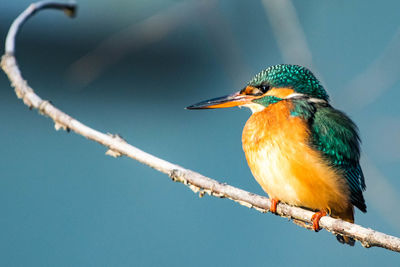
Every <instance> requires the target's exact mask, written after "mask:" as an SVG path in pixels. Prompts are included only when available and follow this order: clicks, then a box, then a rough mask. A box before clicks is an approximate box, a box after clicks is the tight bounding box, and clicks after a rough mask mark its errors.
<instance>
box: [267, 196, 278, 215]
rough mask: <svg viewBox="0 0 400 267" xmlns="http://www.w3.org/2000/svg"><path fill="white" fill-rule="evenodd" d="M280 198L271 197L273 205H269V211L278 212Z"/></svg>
mask: <svg viewBox="0 0 400 267" xmlns="http://www.w3.org/2000/svg"><path fill="white" fill-rule="evenodd" d="M278 203H279V200H278V199H277V198H273V199H271V207H269V211H270V212H272V213H276V205H278Z"/></svg>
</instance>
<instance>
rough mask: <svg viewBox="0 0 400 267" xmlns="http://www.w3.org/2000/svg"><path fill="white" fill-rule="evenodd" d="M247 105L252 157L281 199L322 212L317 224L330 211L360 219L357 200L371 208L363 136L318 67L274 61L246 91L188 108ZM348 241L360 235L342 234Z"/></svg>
mask: <svg viewBox="0 0 400 267" xmlns="http://www.w3.org/2000/svg"><path fill="white" fill-rule="evenodd" d="M234 106H244V107H248V108H250V109H251V111H252V113H253V114H252V115H251V117H250V118H249V120H248V121H247V122H246V125H245V127H244V129H243V134H242V144H243V150H244V152H245V154H246V159H247V163H248V165H249V167H250V169H251V172H252V174H253V175H254V177H255V179H256V180H257V182H258V183H259V184H260V185H261V187H262V188H263V190H264V191H265V192H266V193H267V194H268V195H269V197H270V198H271V207H270V211H271V212H274V213H276V206H277V203H278V202H280V201H281V202H284V203H287V204H289V205H294V206H299V207H303V208H307V209H310V210H312V211H315V213H314V215H313V217H312V221H313V226H312V227H313V229H314V230H315V231H318V230H319V229H320V227H319V220H320V218H321V217H323V216H326V215H327V214H328V215H330V216H332V217H333V218H340V219H342V220H345V221H348V222H354V206H356V207H357V208H359V209H360V210H361V211H362V212H366V211H367V207H366V205H365V200H364V197H363V193H362V192H363V191H364V190H365V181H364V175H363V172H362V170H361V167H360V164H359V159H360V138H359V136H358V129H357V126H356V125H355V124H354V122H353V121H352V120H351V119H350V118H349V117H348V116H346V114H344V113H343V112H341V111H339V110H337V109H335V108H333V107H332V106H331V105H330V104H329V97H328V94H327V93H326V91H325V89H324V88H323V86H322V85H321V83H320V82H319V81H318V80H317V78H316V77H315V76H314V75H313V74H312V72H311V71H310V70H308V69H306V68H304V67H302V66H297V65H286V64H281V65H276V66H271V67H269V68H267V69H265V70H263V71H262V72H260V73H259V74H257V75H256V76H255V77H254V78H253V79H251V81H250V82H248V84H247V85H246V86H245V87H244V88H243V89H242V90H241V91H239V92H236V93H234V94H231V95H227V96H223V97H219V98H214V99H210V100H207V101H203V102H200V103H197V104H194V105H191V106H189V107H187V109H210V108H227V107H234ZM337 239H338V240H339V242H341V243H347V244H349V245H354V240H353V239H352V238H349V237H347V236H341V235H337Z"/></svg>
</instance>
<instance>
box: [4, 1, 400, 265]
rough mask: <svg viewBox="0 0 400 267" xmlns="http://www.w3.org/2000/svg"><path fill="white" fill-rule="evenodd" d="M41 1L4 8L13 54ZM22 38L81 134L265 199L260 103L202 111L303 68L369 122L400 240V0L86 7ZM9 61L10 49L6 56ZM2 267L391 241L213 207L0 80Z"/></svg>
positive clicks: (365, 255)
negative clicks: (264, 78)
mask: <svg viewBox="0 0 400 267" xmlns="http://www.w3.org/2000/svg"><path fill="white" fill-rule="evenodd" d="M29 3H30V1H29V0H17V1H3V3H1V7H0V35H1V44H0V46H1V47H0V48H1V49H2V50H3V49H4V45H3V44H4V40H5V35H6V32H7V30H8V27H9V26H10V24H11V23H12V21H13V19H14V18H15V17H16V16H17V15H18V14H19V13H20V12H21V11H23V10H24V9H25V8H26V7H27V6H28V5H29ZM78 4H79V10H78V16H77V17H76V18H75V19H73V20H71V19H68V18H66V17H65V16H64V15H63V14H62V13H61V12H59V11H44V12H41V13H40V14H39V15H37V16H35V17H34V18H33V19H32V20H30V21H29V22H28V23H27V24H26V25H25V26H24V28H23V30H22V32H20V35H19V38H18V40H17V48H16V49H17V58H18V60H19V65H20V67H21V70H22V73H23V76H24V77H25V78H26V79H27V80H28V81H29V84H30V85H31V86H32V87H33V88H34V89H35V90H36V92H37V93H38V94H39V95H40V96H41V97H43V98H44V99H48V100H51V101H52V102H53V103H54V104H55V105H56V106H57V107H59V108H60V109H62V110H63V111H65V112H67V113H68V114H70V115H71V116H73V117H75V118H77V119H79V120H80V121H82V122H83V123H86V124H87V125H89V126H91V127H93V128H95V129H98V130H100V131H103V132H110V133H118V134H120V135H121V136H122V137H124V138H125V139H126V140H127V141H128V142H130V143H131V144H133V145H135V146H137V147H139V148H141V149H143V150H145V151H147V152H150V153H152V154H154V155H156V156H159V157H161V158H164V159H166V160H168V161H171V162H173V163H176V164H179V165H181V166H184V167H186V168H189V169H192V170H195V171H198V172H200V173H202V174H204V175H207V176H209V177H212V178H215V179H217V180H218V181H221V182H226V183H229V184H231V185H234V186H237V187H240V188H243V189H245V190H248V191H251V192H255V193H257V194H261V195H265V193H264V192H263V191H262V190H261V188H260V187H259V185H258V184H257V183H256V182H255V180H254V179H253V177H252V175H251V173H250V171H249V169H248V167H247V164H246V161H245V157H244V153H243V151H242V148H241V132H242V128H243V126H244V124H245V122H246V120H247V118H248V117H249V116H250V111H249V110H247V109H238V108H234V109H226V110H209V111H201V112H199V111H188V110H184V107H186V106H188V105H190V104H193V103H195V102H198V101H201V100H204V99H208V98H212V97H217V96H221V95H224V94H228V93H231V92H234V91H236V90H238V89H241V88H242V87H243V86H244V85H245V84H246V82H247V81H248V80H250V79H251V78H252V76H253V75H255V74H256V73H258V72H259V71H261V70H262V69H264V68H266V67H268V66H270V65H274V64H279V63H292V64H301V65H304V66H307V67H308V68H310V69H311V70H312V71H313V72H314V73H315V74H316V75H317V77H318V78H319V79H320V80H321V81H322V82H323V84H324V86H325V88H326V89H327V90H328V92H329V94H330V96H331V99H332V103H333V105H334V106H335V107H337V108H339V109H342V110H344V111H345V112H346V113H347V114H349V115H350V116H351V118H352V119H353V120H354V121H355V122H356V123H357V124H358V126H359V128H360V133H361V137H362V140H363V145H362V150H363V152H362V166H363V169H364V173H365V177H366V182H367V191H366V192H365V197H366V201H367V206H368V213H366V214H362V213H361V212H359V211H358V210H357V212H356V222H357V223H359V224H361V225H363V226H366V227H371V228H373V229H376V230H379V231H383V232H385V233H387V234H391V235H397V236H399V235H400V215H399V213H398V207H399V205H400V197H399V192H400V179H399V175H398V173H399V170H400V166H399V163H400V153H399V151H400V115H399V114H400V105H399V104H398V99H399V97H400V90H399V87H400V82H399V78H400V52H399V51H400V50H399V47H400V18H399V16H398V10H399V9H400V2H399V1H396V0H392V1H385V3H382V2H369V3H368V4H366V2H365V1H361V0H357V1H356V0H355V1H334V2H333V1H317V0H313V1H301V2H300V1H290V0H284V1H282V0H281V1H239V0H223V1H205V0H203V1H200V0H192V1H172V0H170V1H165V0H152V1H148V0H147V1H144V0H140V1H127V0H118V1H105V0H101V1H100V0H97V1H79V2H78ZM2 53H3V52H2ZM0 88H1V90H0V110H1V112H0V114H1V115H0V124H1V125H2V131H0V140H1V143H0V144H1V147H2V151H3V152H2V153H1V156H0V157H1V160H0V175H1V179H0V211H1V216H0V229H1V230H0V231H1V232H0V233H1V234H0V236H1V237H0V264H1V265H2V266H204V265H210V266H243V265H246V266H266V265H271V266H276V265H278V264H279V265H291V266H293V265H294V266H305V265H324V266H338V265H344V266H350V265H352V266H360V265H363V266H376V265H378V264H379V265H381V266H393V265H395V263H396V262H397V263H398V260H399V256H398V254H396V253H394V252H390V251H387V250H384V249H381V248H371V249H365V248H363V247H362V246H361V245H360V243H357V244H356V246H355V247H354V248H351V247H348V246H343V245H341V244H339V243H338V242H337V241H336V240H335V238H334V236H333V235H332V234H330V233H328V232H326V231H321V232H319V233H318V234H317V233H313V232H311V231H307V230H305V229H303V228H300V227H298V226H296V225H294V224H293V223H291V222H288V221H287V220H286V219H283V218H280V217H277V216H272V215H270V214H261V213H259V212H257V211H254V210H250V209H248V208H245V207H242V206H240V205H238V204H236V203H234V202H233V201H230V200H223V199H217V198H213V197H209V196H205V197H204V198H202V199H200V198H199V197H198V196H197V195H195V194H193V193H192V191H190V190H189V189H188V188H187V187H185V186H183V185H181V184H177V183H173V182H172V181H171V180H170V179H169V178H168V177H167V176H165V175H164V174H161V173H158V172H157V171H154V170H153V169H150V168H148V167H146V166H143V165H141V164H139V163H137V162H135V161H133V160H131V159H128V158H118V159H115V158H111V157H109V156H105V155H104V153H105V151H106V149H105V148H104V147H102V146H100V145H98V144H97V143H94V142H91V141H88V140H86V139H85V138H82V137H81V136H77V135H76V134H74V133H66V132H65V131H58V132H57V131H55V130H54V125H53V123H52V121H51V120H50V119H48V118H45V117H43V116H39V115H38V114H37V111H30V110H29V109H28V108H27V107H26V106H25V105H23V104H22V102H21V101H20V100H18V99H17V98H16V96H15V94H14V92H13V90H12V89H11V87H10V84H9V81H8V79H7V78H6V76H5V75H4V74H3V73H2V74H0Z"/></svg>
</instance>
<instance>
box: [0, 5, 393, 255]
mask: <svg viewBox="0 0 400 267" xmlns="http://www.w3.org/2000/svg"><path fill="white" fill-rule="evenodd" d="M45 8H56V9H61V10H64V11H66V12H67V14H69V15H74V14H75V9H76V5H75V4H74V3H73V2H68V3H64V4H62V3H54V2H47V1H46V2H39V3H36V4H32V5H30V6H29V7H28V8H27V9H26V10H25V11H24V12H23V13H21V15H20V16H18V18H17V19H16V20H15V21H14V22H13V24H12V26H11V27H10V30H9V32H8V35H7V40H6V51H5V55H3V57H2V60H1V66H2V68H3V70H4V72H5V73H6V74H7V75H8V78H9V79H10V81H11V84H12V86H13V87H14V88H15V92H16V94H17V96H18V98H21V99H22V100H23V101H24V103H25V104H26V105H27V106H28V107H30V108H35V109H38V110H39V112H40V113H41V114H43V115H46V116H48V117H50V118H51V119H53V121H54V122H55V128H56V129H57V130H58V129H60V128H62V129H64V130H72V131H74V132H75V133H77V134H80V135H82V136H84V137H86V138H88V139H91V140H93V141H96V142H98V143H99V144H101V145H104V146H105V147H107V148H108V149H109V150H108V151H107V152H106V154H108V155H111V156H114V157H118V156H122V155H124V156H128V157H130V158H132V159H135V160H137V161H139V162H141V163H143V164H146V165H148V166H150V167H152V168H154V169H156V170H158V171H160V172H162V173H165V174H167V175H168V176H169V177H171V178H172V180H173V181H177V182H181V183H183V184H185V185H186V186H188V187H189V188H190V189H192V190H193V191H194V192H195V193H197V192H199V194H200V196H203V195H204V194H205V193H207V194H209V195H211V196H215V197H220V198H229V199H231V200H234V201H236V202H238V203H239V204H241V205H244V206H246V207H249V208H254V209H257V210H258V211H260V212H268V211H269V206H270V200H269V199H268V198H266V197H262V196H259V195H256V194H253V193H250V192H247V191H245V190H242V189H239V188H236V187H233V186H230V185H227V184H222V183H220V182H218V181H216V180H213V179H210V178H208V177H205V176H203V175H201V174H199V173H197V172H193V171H191V170H188V169H185V168H183V167H180V166H178V165H176V164H173V163H170V162H168V161H165V160H163V159H160V158H157V157H155V156H153V155H151V154H148V153H146V152H144V151H142V150H140V149H138V148H136V147H134V146H132V145H130V144H128V143H127V142H126V141H125V140H123V139H122V138H121V137H119V136H118V135H110V134H104V133H101V132H99V131H96V130H94V129H92V128H90V127H88V126H86V125H84V124H83V123H81V122H79V121H78V120H76V119H74V118H72V117H71V116H69V115H68V114H66V113H64V112H62V111H61V110H59V109H57V108H56V107H55V106H53V105H52V104H51V103H50V102H49V101H46V100H43V99H42V98H40V97H39V96H38V95H36V94H35V92H34V91H33V89H32V88H31V87H29V85H28V84H27V82H26V81H25V80H24V79H23V78H22V76H21V72H20V70H19V68H18V65H17V61H16V59H15V56H14V52H15V36H16V35H17V33H18V30H19V29H20V27H21V26H22V24H23V23H24V22H25V21H26V20H27V19H28V18H29V17H31V16H32V15H33V14H34V13H35V12H37V11H39V10H42V9H45ZM277 213H278V215H280V216H282V217H287V218H290V219H293V220H294V222H297V223H299V222H300V225H302V226H304V227H306V228H308V227H307V225H308V224H309V223H310V222H311V216H312V215H313V213H312V212H311V211H308V210H304V209H301V208H298V207H292V206H289V205H286V204H282V203H281V204H278V207H277ZM320 226H321V227H323V228H325V229H326V230H328V231H330V232H332V233H334V234H343V235H347V236H350V237H352V238H354V239H356V240H358V241H360V242H361V244H362V245H363V246H364V247H373V246H376V247H382V248H386V249H389V250H393V251H396V252H400V238H397V237H394V236H389V235H386V234H384V233H380V232H377V231H375V230H372V229H368V228H364V227H361V226H359V225H356V224H352V223H348V222H345V221H342V220H338V219H333V218H331V217H327V216H326V217H323V218H322V219H321V221H320Z"/></svg>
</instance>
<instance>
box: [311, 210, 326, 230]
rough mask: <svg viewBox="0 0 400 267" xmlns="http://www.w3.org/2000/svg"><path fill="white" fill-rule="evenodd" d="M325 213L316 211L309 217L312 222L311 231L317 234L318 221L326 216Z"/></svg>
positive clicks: (318, 228)
mask: <svg viewBox="0 0 400 267" xmlns="http://www.w3.org/2000/svg"><path fill="white" fill-rule="evenodd" d="M326 214H327V213H326V211H317V212H316V213H314V215H313V216H312V217H311V221H312V229H313V230H314V231H315V232H318V231H319V230H320V229H321V228H320V227H319V220H321V218H322V217H324V216H326Z"/></svg>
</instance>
